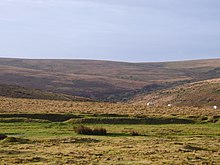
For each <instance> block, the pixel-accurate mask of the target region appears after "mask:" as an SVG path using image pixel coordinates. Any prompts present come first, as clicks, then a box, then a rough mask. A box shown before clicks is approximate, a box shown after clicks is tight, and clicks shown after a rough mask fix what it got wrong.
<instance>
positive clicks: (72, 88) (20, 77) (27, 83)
mask: <svg viewBox="0 0 220 165" xmlns="http://www.w3.org/2000/svg"><path fill="white" fill-rule="evenodd" d="M213 78H220V59H211V60H195V61H182V62H159V63H126V62H113V61H95V60H27V59H7V58H1V59H0V84H7V85H17V86H22V87H25V88H31V89H40V90H43V91H48V92H54V93H63V94H67V95H72V96H80V97H88V98H93V99H99V100H104V101H121V100H123V99H125V100H126V99H127V98H129V99H130V98H131V97H133V96H134V95H136V94H139V93H140V92H139V91H144V93H146V92H148V91H149V90H150V91H155V90H158V87H159V89H160V90H161V89H163V88H170V87H174V86H177V85H180V84H185V83H189V82H196V81H202V80H208V79H213ZM161 84H163V85H161ZM164 84H165V85H164ZM143 89H144V90H143Z"/></svg>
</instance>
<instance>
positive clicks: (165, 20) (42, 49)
mask: <svg viewBox="0 0 220 165" xmlns="http://www.w3.org/2000/svg"><path fill="white" fill-rule="evenodd" d="M0 57H12V58H34V59H44V58H47V59H99V60H113V61H129V62H149V61H155V62H156V61H176V60H190V59H207V58H219V57H220V1H219V0H0Z"/></svg>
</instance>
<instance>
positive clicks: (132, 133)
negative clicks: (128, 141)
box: [131, 131, 140, 136]
mask: <svg viewBox="0 0 220 165" xmlns="http://www.w3.org/2000/svg"><path fill="white" fill-rule="evenodd" d="M131 135H132V136H139V135H140V134H139V133H138V132H136V131H132V132H131Z"/></svg>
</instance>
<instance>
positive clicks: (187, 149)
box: [0, 122, 220, 165]
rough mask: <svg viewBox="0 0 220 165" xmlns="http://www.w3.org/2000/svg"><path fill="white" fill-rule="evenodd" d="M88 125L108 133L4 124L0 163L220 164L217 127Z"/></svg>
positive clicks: (71, 126)
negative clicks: (135, 134)
mask: <svg viewBox="0 0 220 165" xmlns="http://www.w3.org/2000/svg"><path fill="white" fill-rule="evenodd" d="M85 125H86V126H88V127H91V128H96V127H103V128H105V129H107V131H108V134H107V135H105V136H92V135H78V134H76V133H75V132H74V126H76V124H71V123H67V122H59V123H58V122H49V123H39V122H16V123H12V122H7V123H5V122H0V128H1V129H0V133H2V134H6V135H7V136H8V138H6V139H4V140H1V141H0V164H2V165H4V164H7V165H8V164H54V165H55V164H132V165H133V164H220V124H217V123H213V124H211V123H207V124H159V125H144V124H142V125H137V124H136V125H128V124H85ZM132 131H136V132H138V133H139V135H140V136H132V135H131V132H132ZM12 137H15V138H16V139H15V138H12Z"/></svg>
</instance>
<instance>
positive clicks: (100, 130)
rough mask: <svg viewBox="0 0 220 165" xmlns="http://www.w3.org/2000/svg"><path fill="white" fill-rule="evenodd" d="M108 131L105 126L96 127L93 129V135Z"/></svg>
mask: <svg viewBox="0 0 220 165" xmlns="http://www.w3.org/2000/svg"><path fill="white" fill-rule="evenodd" d="M106 134H107V131H106V129H105V128H95V129H94V130H93V135H106Z"/></svg>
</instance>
